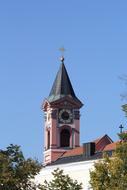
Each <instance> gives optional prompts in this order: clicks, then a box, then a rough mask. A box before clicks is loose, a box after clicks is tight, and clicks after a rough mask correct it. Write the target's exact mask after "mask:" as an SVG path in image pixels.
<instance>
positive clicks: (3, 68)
mask: <svg viewBox="0 0 127 190" xmlns="http://www.w3.org/2000/svg"><path fill="white" fill-rule="evenodd" d="M61 46H64V47H65V49H66V52H65V65H66V68H67V70H68V73H69V76H70V79H71V81H72V84H73V87H74V90H75V93H76V95H77V96H78V98H79V99H81V101H82V102H83V103H84V107H83V108H82V109H81V143H83V142H86V141H90V140H93V139H96V138H97V137H100V136H102V135H104V134H108V135H109V136H110V137H111V138H112V139H113V140H117V135H116V134H117V133H118V132H119V128H118V127H119V125H120V124H121V123H122V124H123V125H124V126H126V121H127V120H126V118H125V115H124V112H123V111H122V110H121V105H122V104H124V103H125V102H126V101H122V100H121V98H120V94H121V93H122V92H124V90H126V89H125V86H124V83H123V82H122V81H121V80H120V79H119V76H122V75H124V74H127V1H126V0H122V1H120V0H119V1H118V0H112V1H111V0H106V1H102V0H96V1H95V0H87V1H86V0H75V1H74V0H68V1H67V0H64V1H62V0H46V1H44V0H36V1H35V0H21V1H17V0H11V1H10V0H6V1H0V129H1V130H0V131H1V132H0V149H3V148H5V147H6V146H8V145H9V144H10V143H13V144H18V145H21V147H22V150H23V152H24V154H25V156H26V157H32V158H37V159H39V160H40V161H41V160H42V157H43V113H42V111H41V104H42V102H43V100H44V98H45V97H47V96H48V95H49V92H50V89H51V87H52V83H53V81H54V78H55V76H56V73H57V71H58V68H59V65H60V61H59V57H60V52H59V50H58V49H59V48H60V47H61ZM126 127H127V126H126Z"/></svg>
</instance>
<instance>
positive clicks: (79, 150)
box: [62, 146, 83, 157]
mask: <svg viewBox="0 0 127 190" xmlns="http://www.w3.org/2000/svg"><path fill="white" fill-rule="evenodd" d="M80 154H83V147H82V146H80V147H77V148H74V149H72V150H68V151H67V152H65V153H64V154H63V156H62V157H68V156H76V155H80Z"/></svg>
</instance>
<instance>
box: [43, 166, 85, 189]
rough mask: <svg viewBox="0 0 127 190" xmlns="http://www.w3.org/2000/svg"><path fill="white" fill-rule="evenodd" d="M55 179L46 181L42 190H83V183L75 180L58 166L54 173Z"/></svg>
mask: <svg viewBox="0 0 127 190" xmlns="http://www.w3.org/2000/svg"><path fill="white" fill-rule="evenodd" d="M52 175H53V180H52V181H50V182H47V181H45V182H44V185H42V186H41V188H40V189H41V190H81V189H82V185H81V184H78V182H77V181H76V180H75V181H73V180H72V179H71V178H70V177H69V176H68V175H65V174H64V173H63V170H59V169H58V168H57V169H56V170H54V172H53V173H52Z"/></svg>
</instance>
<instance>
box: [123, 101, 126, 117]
mask: <svg viewBox="0 0 127 190" xmlns="http://www.w3.org/2000/svg"><path fill="white" fill-rule="evenodd" d="M122 109H123V111H124V112H125V115H126V117H127V104H125V105H123V106H122Z"/></svg>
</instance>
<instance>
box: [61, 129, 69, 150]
mask: <svg viewBox="0 0 127 190" xmlns="http://www.w3.org/2000/svg"><path fill="white" fill-rule="evenodd" d="M60 146H61V147H69V146H70V132H69V130H68V129H63V130H62V131H61V133H60Z"/></svg>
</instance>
